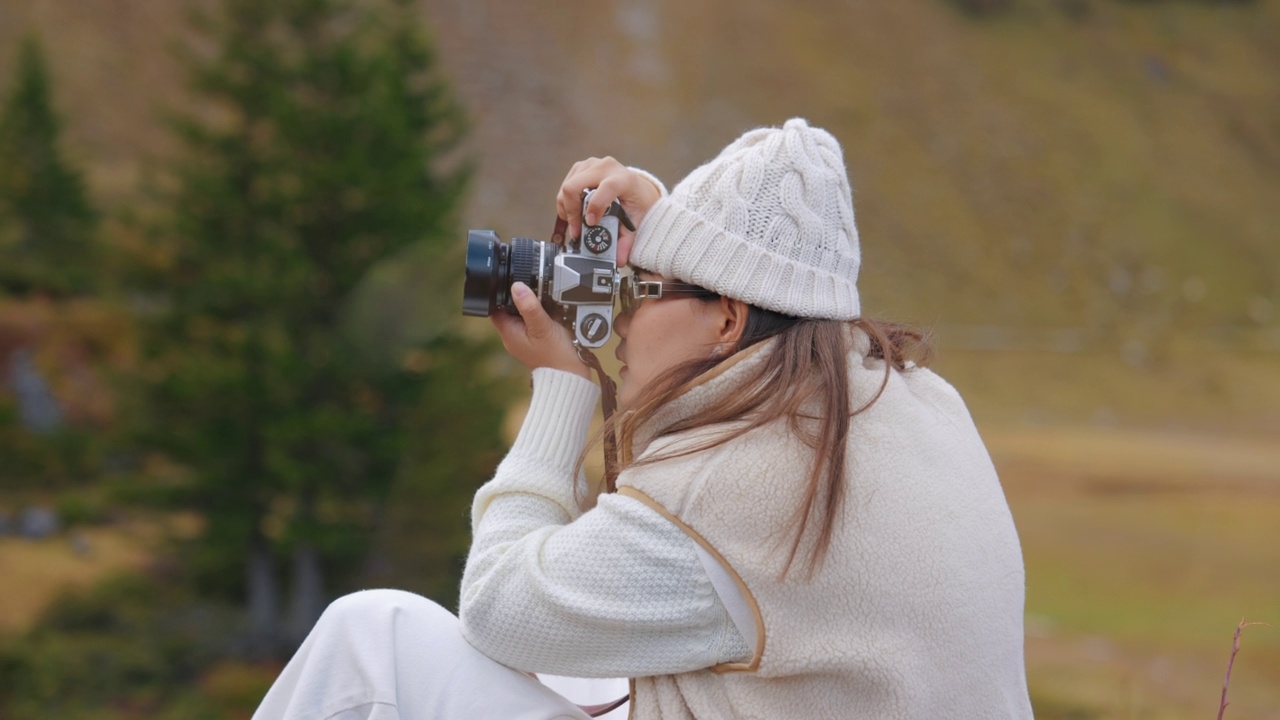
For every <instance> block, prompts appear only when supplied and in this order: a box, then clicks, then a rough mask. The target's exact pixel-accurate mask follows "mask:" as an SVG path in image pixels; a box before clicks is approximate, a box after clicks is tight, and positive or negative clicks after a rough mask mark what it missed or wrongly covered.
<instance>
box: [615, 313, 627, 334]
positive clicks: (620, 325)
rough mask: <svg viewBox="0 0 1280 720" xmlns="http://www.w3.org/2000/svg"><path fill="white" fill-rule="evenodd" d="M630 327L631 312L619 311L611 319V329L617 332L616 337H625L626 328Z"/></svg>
mask: <svg viewBox="0 0 1280 720" xmlns="http://www.w3.org/2000/svg"><path fill="white" fill-rule="evenodd" d="M630 327H631V313H620V314H619V315H618V317H616V318H614V319H613V331H614V332H616V333H618V337H620V338H622V339H623V340H626V339H627V329H628V328H630Z"/></svg>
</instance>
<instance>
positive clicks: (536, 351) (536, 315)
mask: <svg viewBox="0 0 1280 720" xmlns="http://www.w3.org/2000/svg"><path fill="white" fill-rule="evenodd" d="M511 297H512V299H513V300H514V301H515V305H516V309H517V310H519V311H520V317H515V316H512V315H508V314H507V313H505V312H496V313H494V314H492V315H490V316H489V320H490V321H492V322H493V326H494V327H495V328H497V329H498V335H499V336H501V337H502V346H503V347H505V348H506V349H507V352H509V353H511V354H512V355H513V356H515V358H516V359H517V360H519V361H520V362H522V363H524V366H525V367H527V368H529V369H530V370H533V369H535V368H540V367H546V368H554V369H556V370H563V371H565V372H571V373H574V374H576V375H581V376H582V377H584V378H587V379H588V380H590V379H591V371H590V370H589V369H588V368H587V366H586V365H585V364H583V362H582V360H580V359H578V351H577V349H576V348H574V346H573V337H572V336H571V335H570V334H569V330H568V328H566V327H565V326H564V325H561V324H560V323H558V322H556V321H555V320H554V319H553V318H552V317H551V316H550V315H548V314H547V311H546V310H544V309H543V307H542V303H541V301H539V300H538V296H537V295H536V294H535V293H534V292H533V290H530V289H529V286H528V285H525V284H524V283H521V282H516V283H512V284H511Z"/></svg>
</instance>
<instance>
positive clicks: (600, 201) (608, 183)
mask: <svg viewBox="0 0 1280 720" xmlns="http://www.w3.org/2000/svg"><path fill="white" fill-rule="evenodd" d="M591 189H594V190H596V193H595V194H594V195H592V196H591V204H590V206H588V207H587V217H586V218H583V217H582V191H583V190H591ZM661 197H662V190H660V189H659V188H658V186H656V185H654V184H653V182H652V181H650V180H649V178H647V177H645V176H644V175H642V174H640V173H638V172H635V171H634V170H632V169H631V168H629V167H627V166H626V165H623V164H622V163H620V162H618V161H617V160H614V159H613V158H611V157H606V158H587V159H586V160H583V161H581V162H578V163H574V165H573V167H572V168H570V169H569V174H568V175H566V176H565V178H564V182H563V183H561V184H560V192H559V193H557V194H556V213H557V214H558V215H559V216H560V218H561V219H562V220H565V221H566V222H567V223H568V226H569V227H568V230H569V237H578V235H579V233H580V231H581V229H582V223H583V221H584V220H585V221H586V223H587V224H588V225H592V224H595V223H597V222H599V221H600V217H601V216H602V215H603V214H604V213H605V211H606V210H608V209H609V204H610V203H612V202H613V201H614V199H615V198H616V199H617V200H618V202H620V203H622V209H623V210H626V212H627V215H628V216H629V217H630V218H631V221H632V222H633V223H634V224H635V226H636V227H639V226H640V223H641V222H642V221H643V220H644V216H645V213H647V212H649V209H650V208H652V207H653V205H654V203H656V202H658V200H659V199H660V198H661ZM633 239H634V233H632V232H631V231H629V230H626V229H625V228H624V229H622V231H621V232H619V233H618V267H622V266H624V265H626V264H627V260H628V259H629V258H630V257H631V243H632V241H633Z"/></svg>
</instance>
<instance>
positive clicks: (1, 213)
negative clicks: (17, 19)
mask: <svg viewBox="0 0 1280 720" xmlns="http://www.w3.org/2000/svg"><path fill="white" fill-rule="evenodd" d="M49 84H50V83H49V74H48V71H47V70H46V68H45V61H44V54H43V53H42V52H41V49H40V45H39V43H38V42H37V41H36V39H35V38H34V37H31V36H29V37H27V38H26V39H25V40H24V41H23V43H22V48H21V51H20V54H19V58H18V70H17V76H16V78H15V82H14V84H13V87H12V90H11V91H10V93H9V97H8V98H7V100H6V102H5V106H4V110H3V114H0V290H3V291H5V292H8V293H10V294H13V295H18V296H26V295H31V294H37V293H43V294H47V295H52V296H67V295H74V294H83V293H86V292H88V291H89V290H90V289H91V288H92V285H93V275H92V271H93V266H94V256H93V255H94V233H95V231H96V226H97V215H96V213H95V212H94V210H93V208H92V207H91V206H90V204H89V200H88V197H87V194H86V192H85V187H84V183H83V181H82V180H81V178H80V175H79V173H77V172H76V171H75V170H74V169H72V168H71V167H70V166H69V165H68V164H67V163H66V161H65V160H64V159H63V157H62V155H61V153H60V152H59V149H58V139H59V135H60V132H61V124H60V122H59V120H58V117H57V116H56V115H55V113H54V111H53V107H52V102H51V100H50V90H49Z"/></svg>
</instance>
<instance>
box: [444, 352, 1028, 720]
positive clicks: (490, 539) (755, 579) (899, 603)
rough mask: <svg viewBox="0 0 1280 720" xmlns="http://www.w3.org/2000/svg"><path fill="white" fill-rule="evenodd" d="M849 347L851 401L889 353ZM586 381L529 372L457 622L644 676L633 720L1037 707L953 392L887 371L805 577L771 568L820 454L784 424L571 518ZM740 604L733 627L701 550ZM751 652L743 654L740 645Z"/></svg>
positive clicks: (676, 407) (994, 518) (935, 381)
mask: <svg viewBox="0 0 1280 720" xmlns="http://www.w3.org/2000/svg"><path fill="white" fill-rule="evenodd" d="M865 348H866V344H865V338H861V343H860V345H859V351H858V352H855V353H853V354H852V355H851V357H850V364H849V368H850V373H851V380H852V382H853V383H854V386H855V392H854V394H855V398H854V400H855V402H856V403H857V404H855V407H857V406H860V404H861V402H862V401H864V400H865V399H866V397H867V396H868V395H869V393H872V392H874V391H875V389H876V388H877V387H879V383H880V379H881V377H882V374H883V366H882V365H880V364H879V363H878V362H876V361H871V360H867V359H865V358H864V357H863V353H864V352H865ZM763 355H764V354H763V353H761V352H746V353H742V354H740V355H738V356H735V357H734V358H731V359H730V360H729V361H726V363H724V364H722V365H721V366H720V368H717V370H715V371H713V372H712V373H710V374H709V375H708V376H707V377H705V378H703V380H702V383H701V384H700V385H699V386H698V387H696V388H694V389H693V390H692V391H691V392H689V393H687V394H686V395H685V396H682V397H681V398H679V399H678V400H677V401H676V402H674V403H673V404H672V405H671V406H668V407H667V408H664V410H663V412H662V413H661V415H660V416H659V417H658V418H655V419H654V421H653V422H651V423H649V424H648V425H647V426H646V428H644V432H642V433H641V434H640V435H639V436H638V437H637V438H636V441H635V445H634V447H633V450H634V451H635V452H636V453H637V454H638V455H639V456H641V457H643V456H644V454H645V453H646V452H647V453H653V452H658V451H660V450H661V449H663V448H665V447H669V446H670V445H671V444H672V443H682V442H686V441H691V440H693V441H696V440H697V438H698V437H700V436H701V434H702V433H705V432H714V431H715V429H714V428H707V429H702V430H699V431H695V432H694V433H692V434H689V435H685V436H682V437H660V438H658V439H656V440H654V439H653V438H652V437H651V434H652V432H653V431H654V430H655V429H656V428H659V427H661V426H664V425H665V424H667V423H669V422H671V421H673V420H675V419H677V418H679V417H683V416H686V415H687V414H688V413H691V412H695V411H696V410H697V409H698V408H699V407H702V406H704V405H705V404H706V403H708V402H711V401H713V400H714V399H715V398H718V397H720V396H722V394H723V393H726V392H733V391H734V390H736V389H737V388H738V387H739V383H740V381H741V378H742V376H743V375H744V374H745V373H747V372H748V371H749V370H750V368H751V366H752V363H756V362H759V361H761V359H762V358H763ZM595 393H596V390H595V388H594V386H593V385H591V384H590V383H588V382H586V381H584V380H582V379H581V378H577V377H575V376H571V375H568V374H565V373H557V372H555V371H547V370H540V371H535V378H534V398H533V403H532V405H531V409H530V413H529V416H528V417H527V418H526V422H525V425H524V427H523V428H522V430H521V433H520V436H519V438H518V439H517V441H516V443H515V445H514V446H513V447H512V450H511V453H510V454H509V455H508V456H507V458H506V459H505V460H504V461H503V463H502V465H501V466H500V467H499V469H498V472H497V473H496V474H495V477H494V479H493V480H492V481H490V482H489V483H488V484H486V485H485V486H484V487H483V488H482V489H481V490H480V491H479V492H478V493H477V495H476V499H475V503H474V505H473V511H472V522H473V531H474V533H475V539H474V543H473V546H472V551H471V554H470V556H469V558H468V562H467V568H466V573H465V575H464V579H463V591H462V600H461V612H460V616H461V619H462V623H463V632H464V635H465V636H466V637H467V638H468V640H469V641H471V642H472V643H473V644H474V645H475V646H476V647H477V648H479V649H480V650H481V651H483V652H485V653H486V654H488V655H490V656H491V657H494V658H495V659H498V660H500V661H502V662H505V663H507V664H509V665H512V666H513V667H516V668H519V669H522V670H531V671H544V672H553V673H557V674H567V675H583V676H613V675H627V676H632V677H637V681H636V685H635V693H634V697H633V707H634V711H633V712H634V715H633V716H634V717H636V718H703V719H710V718H787V717H804V718H827V717H829V718H862V717H866V718H1029V717H1031V709H1030V703H1029V701H1028V699H1027V692H1026V681H1025V673H1024V670H1023V656H1022V640H1023V638H1022V611H1023V605H1022V604H1023V595H1024V589H1023V584H1024V578H1023V570H1022V562H1021V554H1020V550H1019V548H1018V542H1017V536H1016V532H1015V531H1014V527H1013V522H1012V518H1011V517H1010V515H1009V511H1008V507H1007V505H1006V503H1005V501H1004V497H1003V493H1002V491H1001V489H1000V486H999V481H998V480H997V478H996V476H995V472H994V470H993V468H992V466H991V463H990V460H989V458H988V456H987V454H986V451H985V449H984V447H983V445H982V442H981V440H980V439H979V437H978V435H977V431H976V429H974V427H973V424H972V422H971V420H970V419H969V415H968V412H967V410H966V409H965V408H964V405H963V403H962V402H961V401H960V399H959V397H958V395H956V393H955V391H954V390H952V389H951V387H950V386H949V385H947V384H946V383H945V382H943V381H942V380H941V379H940V378H938V377H937V376H936V375H934V374H933V373H931V372H929V371H927V370H912V371H909V372H906V373H893V374H892V376H891V381H890V384H889V387H888V388H886V391H885V393H884V395H883V396H882V397H881V398H880V400H879V401H878V402H877V403H876V404H875V405H874V406H873V407H872V409H871V410H869V411H867V412H866V413H863V414H861V415H858V416H857V417H855V418H854V420H853V424H852V433H851V437H850V446H849V456H850V463H849V471H848V472H849V475H848V489H849V495H848V500H847V502H846V504H845V510H846V514H845V516H844V517H843V518H842V520H841V522H840V524H839V525H838V531H837V533H836V537H835V539H834V541H833V545H832V548H831V553H830V555H829V559H828V561H827V563H826V564H825V565H824V566H823V569H822V570H821V571H820V572H819V573H818V574H817V575H816V576H815V578H814V579H813V580H812V581H810V582H805V581H803V580H802V579H801V578H802V575H793V576H791V578H790V579H788V580H786V581H779V579H778V577H779V575H780V570H781V562H782V560H783V559H784V558H785V552H782V553H779V552H778V551H777V548H778V539H779V538H780V537H786V528H787V527H789V521H790V518H791V511H792V509H793V508H794V507H795V503H796V502H797V497H796V493H797V492H799V484H800V483H799V482H797V480H798V479H800V478H803V477H804V470H806V469H807V468H808V467H809V463H810V462H811V457H812V451H810V450H808V449H807V447H805V446H804V445H803V444H802V443H800V442H799V441H798V440H797V439H796V438H795V437H794V436H793V435H792V434H791V433H790V431H789V430H788V429H787V426H786V424H785V422H784V423H776V424H774V425H770V426H767V427H765V428H761V429H759V430H757V431H753V432H752V433H750V434H748V435H746V436H743V437H741V438H738V439H736V440H734V441H732V442H730V443H728V444H726V445H724V446H721V447H720V448H717V449H715V450H711V451H706V452H701V453H697V454H694V455H691V456H688V457H684V458H678V459H673V460H667V461H663V462H660V463H656V464H652V465H647V466H640V467H633V468H631V469H628V470H627V471H624V472H623V473H622V475H621V476H620V477H619V487H620V490H619V493H618V494H617V495H611V496H604V497H601V498H600V499H599V503H598V505H597V506H596V508H594V509H592V510H591V511H589V512H587V513H585V514H581V515H580V514H579V513H578V512H577V510H576V503H575V502H574V501H573V490H572V485H573V478H572V477H571V472H572V467H573V462H574V460H575V459H576V457H577V454H578V452H579V451H580V449H581V447H582V438H583V437H584V436H585V434H586V427H587V424H588V422H589V418H590V415H591V410H592V408H593V406H594V402H595V399H596V394H595ZM694 542H697V543H699V544H701V545H702V546H703V548H704V549H705V550H706V551H709V552H711V553H712V554H713V555H715V556H716V557H717V558H719V559H720V560H721V561H722V563H723V564H724V566H725V568H726V569H727V570H728V571H729V572H730V574H731V575H733V576H734V577H735V579H736V580H737V581H738V583H739V588H740V590H741V591H742V592H743V594H744V595H745V596H746V597H747V598H748V599H749V602H750V604H751V606H752V608H753V610H754V615H755V618H756V637H753V638H749V639H748V640H749V641H748V640H744V639H743V637H742V634H741V633H739V632H737V630H736V628H735V626H734V625H733V623H732V622H731V620H730V618H729V617H728V614H727V612H726V611H725V608H724V605H723V603H721V602H720V601H719V598H718V597H717V596H716V594H715V592H714V589H713V588H712V587H711V585H710V582H709V580H708V578H707V575H706V573H705V571H704V570H702V568H701V565H700V563H699V560H698V558H697V553H696V551H695V550H694V548H693V547H692V543H694ZM753 647H754V649H755V652H754V653H753V652H751V651H750V650H751V648H753Z"/></svg>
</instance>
